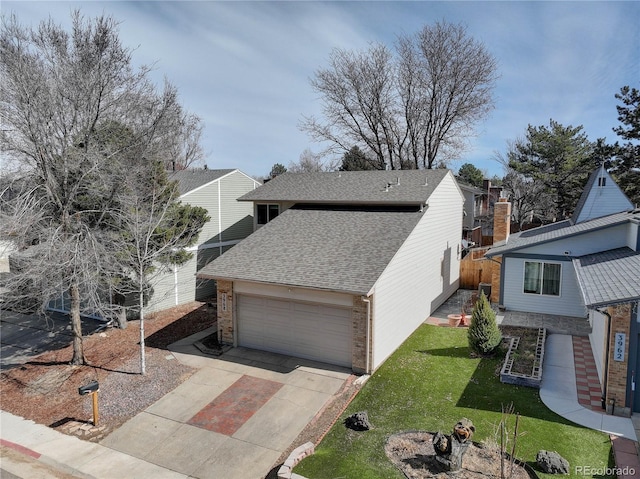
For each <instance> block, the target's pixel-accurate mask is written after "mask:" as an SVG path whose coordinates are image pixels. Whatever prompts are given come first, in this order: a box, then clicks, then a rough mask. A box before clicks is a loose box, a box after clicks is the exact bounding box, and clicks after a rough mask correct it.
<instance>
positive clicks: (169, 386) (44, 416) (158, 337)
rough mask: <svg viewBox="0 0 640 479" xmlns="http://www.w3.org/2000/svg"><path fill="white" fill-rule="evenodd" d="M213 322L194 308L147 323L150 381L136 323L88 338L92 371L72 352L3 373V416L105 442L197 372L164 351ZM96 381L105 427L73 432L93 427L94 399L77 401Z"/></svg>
mask: <svg viewBox="0 0 640 479" xmlns="http://www.w3.org/2000/svg"><path fill="white" fill-rule="evenodd" d="M215 318H216V314H215V309H214V308H212V307H210V306H209V305H208V304H207V303H200V302H193V303H189V304H187V305H182V306H179V307H176V308H172V309H170V310H167V311H163V312H161V313H158V314H155V315H151V316H150V317H149V318H148V319H146V320H145V337H146V339H145V342H146V348H145V357H146V374H145V375H142V374H140V372H141V369H140V343H139V340H140V329H139V327H140V324H139V321H130V322H129V323H128V327H127V328H126V329H116V328H108V329H106V330H104V331H102V332H99V333H95V334H92V335H90V336H87V337H85V338H84V340H83V343H84V354H85V358H86V360H87V363H88V364H87V365H84V366H72V365H71V364H70V360H71V357H72V348H71V345H69V346H67V347H65V348H62V349H57V350H53V351H47V352H44V353H42V354H40V355H38V356H35V357H34V358H32V359H31V360H29V361H28V362H27V363H25V364H24V365H22V366H19V367H14V368H12V369H7V370H3V371H2V373H1V374H0V396H1V397H2V409H3V410H5V411H8V412H10V413H12V414H15V415H17V416H21V417H24V418H27V419H31V420H33V421H35V422H36V423H39V424H44V425H46V426H50V427H52V428H55V429H58V430H60V431H61V432H65V433H69V432H70V431H72V432H73V433H75V434H78V435H81V436H82V437H83V438H84V439H88V440H96V441H97V440H100V439H101V438H102V437H104V436H105V435H107V434H108V433H109V432H110V431H112V430H113V429H115V428H117V427H118V426H120V425H121V424H123V423H124V422H125V421H127V420H128V419H130V418H132V417H133V416H135V415H136V414H138V413H140V412H142V411H143V410H144V409H146V408H147V407H149V406H150V405H151V404H153V403H154V402H155V401H157V400H158V399H159V398H161V397H162V396H164V395H165V394H167V393H168V392H169V391H171V390H173V389H174V388H175V387H177V386H178V385H179V384H181V383H182V382H183V381H184V380H185V379H186V378H188V377H189V376H190V375H191V374H193V373H194V372H195V370H194V369H193V368H190V367H188V366H185V365H183V364H180V363H179V362H178V361H177V360H176V359H175V357H174V356H173V355H172V354H171V353H170V352H169V351H168V350H167V349H166V348H167V346H168V345H169V344H171V343H173V342H175V341H177V340H179V339H182V338H185V337H187V336H190V335H192V334H194V333H197V332H199V331H202V330H204V329H206V328H209V327H211V326H213V325H214V324H215ZM92 380H97V381H98V382H99V384H100V390H99V393H98V396H99V401H98V404H99V426H101V427H100V428H99V429H98V428H96V429H94V430H92V429H89V428H84V430H82V429H80V430H78V428H77V427H75V428H71V429H70V427H69V425H70V424H74V423H75V424H77V423H81V424H90V423H91V422H92V419H93V413H92V401H91V397H90V395H88V396H80V395H79V393H78V388H79V387H80V386H83V385H85V384H87V383H89V382H90V381H92ZM76 430H77V431H78V432H77V433H76V432H74V431H76ZM82 431H84V433H83V434H82Z"/></svg>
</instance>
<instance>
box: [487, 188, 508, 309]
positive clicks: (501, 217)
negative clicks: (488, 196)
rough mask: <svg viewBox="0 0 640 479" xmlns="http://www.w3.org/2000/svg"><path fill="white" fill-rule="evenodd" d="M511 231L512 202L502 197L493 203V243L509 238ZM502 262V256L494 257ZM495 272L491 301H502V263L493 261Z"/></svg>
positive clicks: (492, 279) (492, 277) (492, 281)
mask: <svg viewBox="0 0 640 479" xmlns="http://www.w3.org/2000/svg"><path fill="white" fill-rule="evenodd" d="M510 232H511V203H509V202H508V201H507V199H506V198H500V199H499V200H498V201H497V202H496V203H495V204H494V205H493V244H494V245H495V244H496V243H499V242H500V241H506V240H508V239H509V234H510ZM494 259H495V260H496V261H498V262H500V263H501V262H502V257H499V258H494ZM492 267H493V274H492V275H491V298H490V299H491V301H492V302H494V303H496V302H498V301H500V264H499V263H496V262H494V263H493V266H492Z"/></svg>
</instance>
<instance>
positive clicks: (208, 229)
mask: <svg viewBox="0 0 640 479" xmlns="http://www.w3.org/2000/svg"><path fill="white" fill-rule="evenodd" d="M219 188H220V182H219V181H215V182H213V183H210V184H209V185H206V186H205V187H203V188H200V189H198V190H195V191H192V192H190V193H187V194H186V195H184V196H182V198H181V199H182V202H183V203H188V204H190V205H192V206H200V207H202V208H204V209H206V210H207V213H208V214H209V218H210V219H209V221H208V222H207V224H206V225H204V227H203V228H202V231H201V232H200V236H199V237H198V244H202V243H217V242H218V241H220V223H219V221H218V218H219V216H220V203H219V202H218V194H219V192H218V189H219Z"/></svg>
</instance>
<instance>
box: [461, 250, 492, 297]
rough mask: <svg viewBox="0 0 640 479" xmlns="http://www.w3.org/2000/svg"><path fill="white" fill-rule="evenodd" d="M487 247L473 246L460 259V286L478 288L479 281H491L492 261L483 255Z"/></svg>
mask: <svg viewBox="0 0 640 479" xmlns="http://www.w3.org/2000/svg"><path fill="white" fill-rule="evenodd" d="M488 249H489V248H474V249H472V250H471V251H469V253H468V254H467V256H465V257H464V258H462V260H461V261H460V287H461V288H464V289H475V290H477V289H478V286H479V284H480V283H491V275H492V271H493V261H491V260H490V259H487V258H485V257H484V254H485V253H486V251H487V250H488Z"/></svg>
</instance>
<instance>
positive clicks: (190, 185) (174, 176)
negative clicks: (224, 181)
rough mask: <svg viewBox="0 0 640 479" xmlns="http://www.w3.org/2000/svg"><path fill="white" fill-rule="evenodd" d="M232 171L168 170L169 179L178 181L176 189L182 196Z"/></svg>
mask: <svg viewBox="0 0 640 479" xmlns="http://www.w3.org/2000/svg"><path fill="white" fill-rule="evenodd" d="M232 171H235V170H234V169H226V170H204V169H199V170H178V171H172V172H170V173H169V179H170V180H175V181H177V182H178V191H179V192H180V195H181V196H182V195H184V194H185V193H188V192H189V191H192V190H195V189H196V188H199V187H200V186H203V185H206V184H207V183H211V182H212V181H215V180H217V179H219V178H222V177H223V176H224V175H227V174H229V173H231V172H232Z"/></svg>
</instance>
